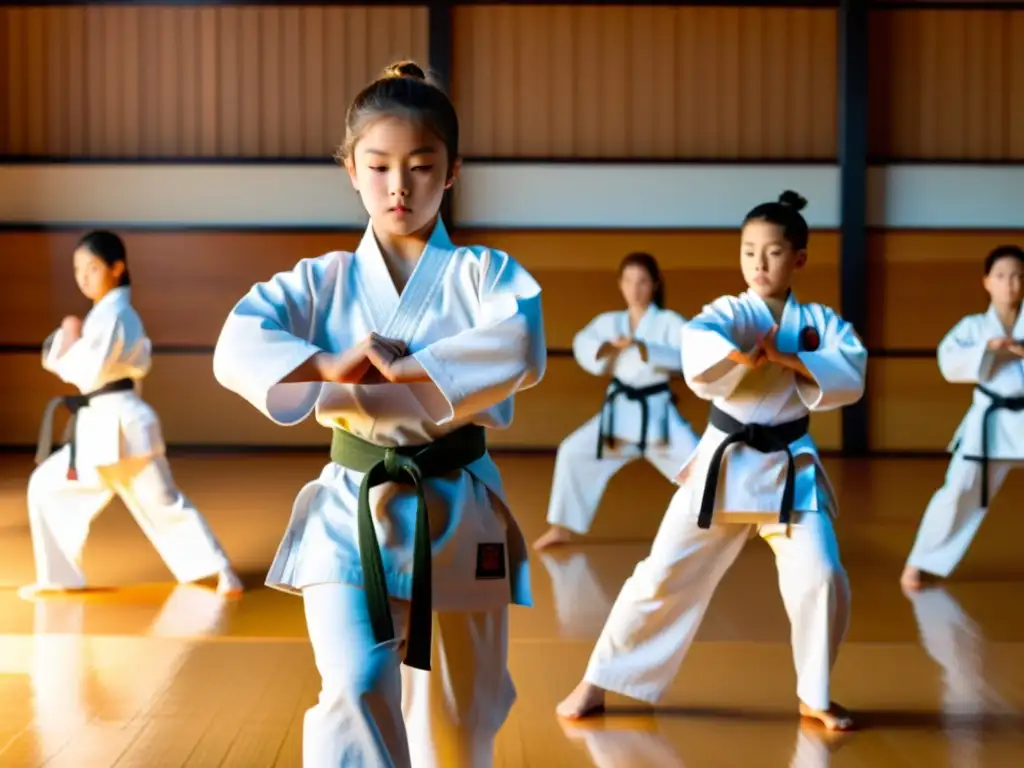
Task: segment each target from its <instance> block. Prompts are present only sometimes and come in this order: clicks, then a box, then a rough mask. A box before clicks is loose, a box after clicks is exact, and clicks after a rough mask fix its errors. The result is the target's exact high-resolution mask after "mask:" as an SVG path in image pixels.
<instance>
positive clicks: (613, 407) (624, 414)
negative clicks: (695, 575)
mask: <svg viewBox="0 0 1024 768" xmlns="http://www.w3.org/2000/svg"><path fill="white" fill-rule="evenodd" d="M619 289H620V290H621V291H622V296H623V298H624V299H625V300H626V307H627V308H626V309H625V310H619V311H615V312H605V313H603V314H600V315H598V316H597V317H595V318H594V319H593V320H592V321H591V322H590V324H589V325H588V326H587V327H586V328H584V329H583V330H582V331H580V332H579V333H578V334H576V338H575V339H573V343H572V351H573V355H574V356H575V358H576V362H577V363H579V365H580V367H581V368H583V370H585V371H586V372H587V373H590V374H593V375H594V376H607V375H609V374H610V375H611V376H612V380H611V382H610V383H609V384H608V388H607V390H606V391H605V397H604V403H603V405H602V407H601V411H600V413H598V414H597V415H596V416H594V417H593V418H592V419H591V420H590V421H588V422H587V423H586V424H584V425H583V426H582V427H580V428H579V429H577V430H576V431H575V432H573V433H572V434H571V435H569V436H568V437H567V438H566V439H565V440H563V441H562V444H561V445H560V446H559V447H558V454H557V456H556V457H555V477H554V482H553V484H552V487H551V501H550V503H549V506H548V523H550V524H551V528H550V529H549V530H548V531H547V532H546V533H545V534H544V535H543V536H541V537H540V538H539V539H537V541H536V542H535V543H534V545H533V546H534V548H535V549H538V550H541V549H545V548H546V547H550V546H553V545H556V544H564V543H566V542H568V541H570V540H571V539H572V537H573V534H582V533H586V532H587V531H589V530H590V526H591V523H592V522H593V520H594V513H595V512H596V511H597V505H598V503H600V501H601V496H602V495H603V494H604V490H605V488H606V487H607V486H608V481H609V480H611V478H612V476H613V475H614V474H615V473H616V472H618V471H619V470H620V469H622V468H623V467H624V466H626V465H627V464H629V463H630V462H632V461H636V460H637V459H639V458H645V459H647V460H648V461H649V462H650V463H651V464H652V465H653V466H654V467H655V469H657V470H658V471H659V472H661V474H662V475H664V476H665V477H666V478H669V479H672V478H674V477H675V475H676V473H677V472H678V471H679V467H681V466H682V465H683V462H684V461H685V460H686V457H687V456H689V455H690V453H691V452H692V451H693V449H694V448H696V446H697V436H696V435H695V434H694V433H693V430H692V429H690V425H689V424H688V423H687V422H686V420H685V419H683V417H682V416H681V415H680V414H679V411H678V410H677V409H676V407H675V402H674V398H673V396H672V390H671V389H670V388H669V377H670V375H671V374H672V373H677V372H678V371H679V369H680V357H679V334H680V331H681V330H682V327H683V323H684V322H685V320H684V318H683V317H682V316H680V315H679V314H677V313H675V312H673V311H672V310H669V309H665V285H664V283H663V281H662V278H661V270H659V269H658V262H657V261H655V259H654V257H653V256H651V255H650V254H647V253H631V254H629V255H628V256H626V257H625V258H624V259H623V260H622V263H621V264H620V265H619Z"/></svg>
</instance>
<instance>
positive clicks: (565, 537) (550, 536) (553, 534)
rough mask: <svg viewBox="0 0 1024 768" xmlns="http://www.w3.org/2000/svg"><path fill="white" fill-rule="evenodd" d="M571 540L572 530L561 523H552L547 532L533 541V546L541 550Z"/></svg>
mask: <svg viewBox="0 0 1024 768" xmlns="http://www.w3.org/2000/svg"><path fill="white" fill-rule="evenodd" d="M570 541H572V531H570V530H569V529H568V528H562V527H561V526H559V525H552V526H551V527H550V528H548V530H547V533H545V534H544V535H543V536H541V537H540V538H539V539H537V540H536V541H535V542H533V548H534V549H535V550H537V551H538V552H540V551H541V550H542V549H547V548H548V547H555V546H558V545H559V544H568V543H569V542H570Z"/></svg>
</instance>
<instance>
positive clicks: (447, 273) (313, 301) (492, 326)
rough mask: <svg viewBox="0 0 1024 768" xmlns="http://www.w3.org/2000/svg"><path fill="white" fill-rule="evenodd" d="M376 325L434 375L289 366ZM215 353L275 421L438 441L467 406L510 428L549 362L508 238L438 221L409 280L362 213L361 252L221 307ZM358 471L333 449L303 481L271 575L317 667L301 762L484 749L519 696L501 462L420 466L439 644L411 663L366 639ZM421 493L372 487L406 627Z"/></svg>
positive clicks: (466, 419) (521, 590)
mask: <svg viewBox="0 0 1024 768" xmlns="http://www.w3.org/2000/svg"><path fill="white" fill-rule="evenodd" d="M371 331H374V332H377V333H380V334H382V335H383V336H385V337H389V338H396V339H401V340H403V341H404V342H405V343H406V344H407V346H408V350H409V353H410V354H412V355H413V356H414V357H415V358H416V359H417V360H418V361H419V363H420V364H421V365H422V367H423V368H424V370H425V371H426V372H427V374H428V375H429V376H430V379H431V381H430V382H424V383H414V384H381V385H369V386H361V385H348V384H346V385H338V384H324V383H286V384H282V383H280V382H281V379H283V378H284V377H285V376H286V375H287V374H288V373H290V372H291V371H293V370H294V369H295V368H296V367H298V366H299V365H300V364H301V363H303V362H304V361H306V360H307V359H309V358H310V357H311V356H312V355H314V354H316V353H318V352H320V351H322V350H323V351H328V352H332V353H337V352H341V351H343V350H345V349H347V348H350V347H351V346H353V345H354V344H357V343H358V342H359V341H361V340H362V339H363V338H365V337H366V336H367V334H369V333H370V332H371ZM213 362H214V373H215V375H216V377H217V380H218V381H219V382H220V383H221V384H222V385H223V386H225V387H226V388H228V389H230V390H232V391H234V392H236V393H238V394H239V395H240V396H242V397H243V398H244V399H245V400H247V401H248V402H250V403H251V404H252V405H253V406H255V407H256V408H257V409H258V410H259V411H261V412H262V413H263V414H264V415H265V416H267V417H268V418H269V419H271V420H272V421H274V422H275V423H278V424H282V425H293V424H297V423H299V422H300V421H302V420H303V419H305V418H306V417H307V416H309V414H310V413H311V412H312V411H313V409H314V408H315V409H316V419H317V421H318V422H320V423H321V424H323V425H324V426H326V427H338V428H343V429H344V430H346V431H348V432H351V433H353V434H355V435H357V436H359V437H361V438H363V439H365V440H368V441H371V442H373V443H376V444H378V445H419V444H424V443H429V442H432V441H433V440H435V439H437V438H439V437H441V436H444V435H446V434H448V433H450V432H452V431H454V430H456V429H458V428H461V427H463V426H465V425H468V424H476V425H480V426H483V427H490V428H495V429H502V428H505V427H507V426H508V425H509V424H510V423H511V420H512V406H513V397H512V396H513V395H514V394H515V393H516V392H517V391H519V390H521V389H525V388H528V387H531V386H533V385H535V384H536V383H537V382H538V381H540V379H541V377H542V376H543V373H544V369H545V365H546V348H545V339H544V330H543V319H542V312H541V300H540V287H539V286H538V285H537V283H536V281H535V280H534V279H533V278H532V277H531V276H530V275H529V274H528V273H527V272H526V271H525V270H524V269H523V268H522V267H521V266H520V265H518V264H517V263H516V262H515V261H514V260H513V259H512V258H510V257H509V256H508V255H506V254H504V253H501V252H498V251H492V250H489V249H487V248H484V247H480V246H472V247H456V246H455V245H453V244H452V242H451V240H450V239H449V237H448V234H447V232H446V231H445V228H444V225H443V224H442V223H440V222H439V223H438V224H437V226H436V227H435V229H434V232H433V233H432V235H431V237H430V240H429V242H428V244H427V246H426V248H425V250H424V252H423V254H422V255H421V257H420V260H419V262H418V263H417V265H416V268H415V270H414V271H413V274H412V276H411V277H410V279H409V282H408V284H407V285H406V286H405V289H404V290H403V291H402V293H401V294H399V293H398V291H397V290H396V289H395V286H394V282H393V281H392V279H391V276H390V275H389V273H388V269H387V264H386V262H385V260H384V257H383V256H382V254H381V252H380V249H379V247H378V244H377V241H376V238H375V237H374V234H373V231H372V228H371V227H368V228H367V230H366V234H365V236H364V237H363V240H362V242H361V243H360V244H359V246H358V249H357V250H356V252H355V253H347V252H334V253H329V254H327V255H325V256H322V257H320V258H316V259H305V260H303V261H300V262H299V263H298V264H297V265H296V266H295V268H294V269H292V270H291V271H290V272H284V273H280V274H277V275H275V276H274V277H272V278H271V279H270V280H269V281H268V282H265V283H260V284H258V285H256V286H255V287H254V288H253V289H252V290H251V291H250V292H249V293H248V294H247V295H246V296H245V297H244V298H243V299H242V300H241V301H240V302H239V303H238V305H237V306H236V307H235V308H234V309H233V310H232V312H231V314H230V316H229V317H228V319H227V322H226V323H225V325H224V328H223V331H222V333H221V335H220V338H219V340H218V342H217V348H216V352H215V353H214V361H213ZM362 477H363V474H362V473H360V472H357V471H354V470H351V469H347V468H345V467H342V466H339V465H337V464H334V463H328V464H327V465H326V466H325V467H324V469H323V471H322V472H321V473H320V477H319V478H317V479H316V480H313V481H312V482H310V483H309V484H308V485H306V486H305V487H304V488H303V489H302V490H301V491H299V494H298V496H297V498H296V500H295V503H294V506H293V509H292V516H291V520H290V522H289V524H288V528H287V531H286V533H285V535H284V539H283V541H282V542H281V545H280V548H279V549H278V552H277V555H276V557H275V558H274V562H273V564H272V565H271V568H270V573H269V575H268V577H267V584H268V585H270V586H271V587H274V588H277V589H281V590H284V591H288V592H293V593H301V594H302V595H303V598H304V600H305V606H306V616H307V624H308V627H309V633H310V640H311V641H312V644H313V650H314V654H315V657H316V663H317V667H318V669H319V670H320V673H321V677H322V679H323V682H322V691H321V695H320V701H319V703H318V704H317V705H316V706H315V707H313V708H312V709H311V710H310V711H309V712H308V713H307V716H306V721H305V728H304V737H303V738H304V747H303V751H304V756H305V757H304V764H305V765H306V766H307V767H308V768H328V766H330V767H331V768H334V767H335V766H339V765H374V766H408V765H416V766H428V765H430V766H433V765H442V764H443V765H445V766H450V767H451V768H457V767H458V766H474V767H475V766H487V765H490V764H491V759H492V758H491V754H492V751H493V741H494V736H495V734H496V733H497V730H498V728H499V727H500V725H501V724H502V723H503V722H504V720H505V718H506V717H507V714H508V711H509V709H510V707H511V705H512V702H513V700H514V697H515V694H514V689H513V686H512V682H511V678H510V677H509V674H508V670H507V666H506V656H507V611H508V604H509V603H510V602H512V603H514V604H519V605H529V604H530V602H531V597H530V588H529V579H528V570H527V566H528V564H527V559H526V545H525V542H524V541H523V537H522V534H521V532H520V530H519V527H518V525H517V524H516V521H515V519H514V518H513V516H512V514H511V512H510V510H509V508H508V504H507V502H506V500H505V494H504V491H503V489H502V484H501V476H500V474H499V472H498V468H497V466H496V465H495V464H494V462H493V460H492V459H491V457H490V455H485V456H483V457H482V458H480V459H478V460H477V461H475V462H473V463H472V464H470V465H469V466H468V467H466V468H465V470H462V471H459V472H456V473H453V474H450V475H446V476H444V477H435V478H430V479H427V480H426V481H425V482H424V486H425V489H426V497H427V505H428V508H429V515H430V527H431V539H432V542H433V547H432V551H433V558H432V563H433V565H432V572H433V582H432V583H433V607H434V610H435V612H436V613H435V633H434V648H433V657H434V659H435V662H434V663H433V664H432V670H433V671H432V672H424V671H422V670H414V669H410V668H408V667H403V668H402V670H401V681H400V680H399V664H400V661H401V657H400V655H399V650H400V639H399V640H396V641H392V642H389V643H384V644H383V645H382V646H379V647H378V646H375V645H374V640H373V634H372V632H371V631H370V627H369V623H368V616H367V606H366V600H365V594H364V592H363V591H362V589H360V587H362V585H363V572H362V566H361V563H360V557H359V546H358V534H357V530H358V529H357V518H356V511H357V502H358V492H359V486H360V482H361V480H362ZM416 506H417V502H416V495H415V493H414V492H413V490H412V488H410V487H406V486H398V485H395V484H393V483H385V484H384V485H381V486H378V487H376V488H374V489H373V490H372V491H371V492H370V507H371V510H372V514H373V516H374V520H375V525H376V532H377V538H378V541H379V543H380V548H381V555H382V559H383V564H384V571H385V577H386V582H387V589H388V593H389V596H390V597H391V598H392V607H393V613H394V614H395V623H396V631H398V635H396V636H397V637H399V638H401V634H402V632H401V628H402V627H403V625H404V623H405V621H406V618H407V612H408V603H406V602H404V601H408V600H409V599H410V598H411V586H412V583H411V582H412V550H413V531H414V529H415V520H416ZM494 543H500V544H501V545H502V546H503V548H504V549H505V551H506V553H507V565H508V567H507V568H506V570H505V576H504V578H491V579H482V578H478V576H477V573H476V568H477V560H478V556H479V552H480V545H484V544H494ZM438 659H439V661H438ZM400 683H401V684H400ZM400 690H401V700H400V698H399V691H400ZM428 702H435V703H436V704H437V706H435V707H433V708H430V707H428V706H427V703H428ZM403 710H404V718H403ZM434 718H436V719H434ZM403 719H404V723H403ZM410 744H411V745H412V750H411V751H410V749H409V745H410Z"/></svg>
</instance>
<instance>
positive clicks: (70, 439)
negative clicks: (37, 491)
mask: <svg viewBox="0 0 1024 768" xmlns="http://www.w3.org/2000/svg"><path fill="white" fill-rule="evenodd" d="M134 389H135V381H134V380H133V379H117V380H116V381H111V382H109V383H108V384H104V385H103V386H102V387H100V388H99V389H94V390H93V391H92V392H86V393H84V394H81V395H61V396H60V397H55V398H53V399H52V400H51V401H50V402H48V403H47V404H46V410H44V411H43V423H42V424H41V425H40V427H39V441H38V442H37V444H36V464H41V463H42V462H44V461H46V459H47V457H48V456H49V455H50V454H51V453H53V417H54V414H55V413H56V412H57V408H58V407H60V406H64V407H65V408H67V409H68V411H70V412H71V418H69V419H68V423H67V425H66V426H65V427H64V435H63V437H62V442H64V443H65V444H66V445H67V446H68V447H69V452H70V457H69V459H68V480H77V479H78V469H77V467H76V466H75V454H76V449H75V422H76V421H77V420H78V412H79V411H80V410H82V409H83V408H88V407H89V403H90V401H91V400H92V399H93V398H94V397H102V396H103V395H111V394H113V393H115V392H129V391H131V390H134Z"/></svg>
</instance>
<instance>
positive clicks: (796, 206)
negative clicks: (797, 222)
mask: <svg viewBox="0 0 1024 768" xmlns="http://www.w3.org/2000/svg"><path fill="white" fill-rule="evenodd" d="M779 202H780V203H782V204H783V205H788V206H789V207H790V208H792V209H793V210H794V211H802V210H803V209H804V207H805V206H806V205H807V198H805V197H803V196H802V195H800V194H799V193H797V192H794V191H793V190H791V189H787V190H786V191H785V192H783V193H782V194H781V195H779Z"/></svg>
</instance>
